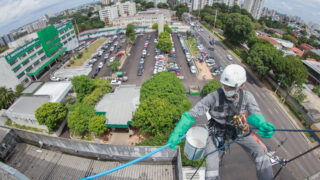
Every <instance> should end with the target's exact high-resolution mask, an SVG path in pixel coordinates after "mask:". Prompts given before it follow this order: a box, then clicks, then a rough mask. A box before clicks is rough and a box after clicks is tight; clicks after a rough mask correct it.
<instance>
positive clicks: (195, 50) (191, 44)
mask: <svg viewBox="0 0 320 180" xmlns="http://www.w3.org/2000/svg"><path fill="white" fill-rule="evenodd" d="M187 44H188V46H189V48H190V50H191V53H192V55H193V56H195V57H197V56H199V51H198V48H197V41H196V40H195V39H187Z"/></svg>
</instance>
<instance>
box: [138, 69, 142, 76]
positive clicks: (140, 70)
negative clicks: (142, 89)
mask: <svg viewBox="0 0 320 180" xmlns="http://www.w3.org/2000/svg"><path fill="white" fill-rule="evenodd" d="M142 74H143V68H139V69H138V76H142Z"/></svg>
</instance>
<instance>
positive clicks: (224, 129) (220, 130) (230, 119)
mask: <svg viewBox="0 0 320 180" xmlns="http://www.w3.org/2000/svg"><path fill="white" fill-rule="evenodd" d="M217 92H218V94H219V105H218V106H216V107H214V111H218V112H224V105H225V103H227V104H228V110H227V111H228V112H232V113H231V114H230V113H228V114H227V116H226V117H225V118H226V123H225V124H220V123H218V122H217V121H216V120H215V119H213V118H211V119H210V120H209V124H208V127H209V133H210V134H212V139H213V141H214V142H215V144H216V146H217V148H219V147H222V146H224V144H225V141H227V140H229V139H232V140H235V139H236V138H237V137H238V136H239V135H242V134H245V133H248V132H249V128H248V125H247V123H246V120H245V114H244V115H240V111H241V106H242V102H243V90H242V89H240V92H239V103H238V105H237V107H235V106H234V104H233V103H232V102H231V101H229V100H228V99H227V98H226V97H225V94H224V92H223V90H222V88H219V89H217Z"/></svg>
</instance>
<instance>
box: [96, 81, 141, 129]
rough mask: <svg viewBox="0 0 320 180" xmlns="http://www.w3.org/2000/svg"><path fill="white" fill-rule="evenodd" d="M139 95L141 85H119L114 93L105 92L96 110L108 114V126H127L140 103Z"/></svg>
mask: <svg viewBox="0 0 320 180" xmlns="http://www.w3.org/2000/svg"><path fill="white" fill-rule="evenodd" d="M139 97H140V87H139V86H136V85H125V86H119V87H118V88H116V90H115V92H114V93H108V94H105V95H104V96H103V98H102V99H101V100H100V101H99V102H98V104H97V105H96V107H95V110H96V112H97V113H100V114H105V115H106V118H107V119H108V120H107V122H106V124H107V125H108V127H117V128H126V127H128V123H130V121H131V119H132V115H133V113H134V112H135V110H136V109H137V107H138V105H139V103H140V101H139Z"/></svg>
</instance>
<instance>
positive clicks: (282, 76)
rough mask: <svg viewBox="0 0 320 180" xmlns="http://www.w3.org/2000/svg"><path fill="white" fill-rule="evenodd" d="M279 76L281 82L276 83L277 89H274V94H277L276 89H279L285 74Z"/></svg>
mask: <svg viewBox="0 0 320 180" xmlns="http://www.w3.org/2000/svg"><path fill="white" fill-rule="evenodd" d="M280 76H281V80H280V82H279V83H278V87H277V88H276V90H275V91H274V93H276V94H277V91H278V89H279V87H280V85H281V83H282V81H283V79H284V77H286V75H285V74H281V75H280Z"/></svg>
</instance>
